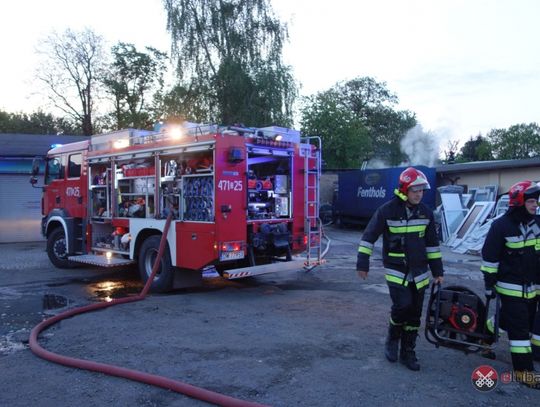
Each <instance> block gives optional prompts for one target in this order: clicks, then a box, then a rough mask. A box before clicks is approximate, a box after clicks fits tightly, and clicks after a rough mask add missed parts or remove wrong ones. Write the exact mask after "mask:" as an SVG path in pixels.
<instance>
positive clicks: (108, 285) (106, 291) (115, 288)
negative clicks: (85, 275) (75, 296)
mask: <svg viewBox="0 0 540 407" xmlns="http://www.w3.org/2000/svg"><path fill="white" fill-rule="evenodd" d="M142 288H143V285H142V283H141V282H140V281H134V280H118V281H113V280H108V281H100V282H98V283H94V284H90V285H88V286H87V290H88V292H89V293H90V295H91V296H92V297H95V298H97V299H98V300H100V301H106V302H110V301H112V300H113V299H116V298H123V297H129V296H131V295H135V294H139V293H140V292H141V290H142Z"/></svg>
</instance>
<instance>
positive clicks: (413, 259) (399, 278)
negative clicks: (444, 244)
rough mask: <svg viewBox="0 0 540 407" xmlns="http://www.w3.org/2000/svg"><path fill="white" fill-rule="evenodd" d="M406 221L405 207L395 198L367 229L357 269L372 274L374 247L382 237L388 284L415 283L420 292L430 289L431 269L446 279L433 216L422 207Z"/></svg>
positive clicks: (375, 216) (377, 214) (361, 244)
mask: <svg viewBox="0 0 540 407" xmlns="http://www.w3.org/2000/svg"><path fill="white" fill-rule="evenodd" d="M411 209H412V214H411V216H410V217H409V219H407V209H406V203H405V201H403V200H402V199H400V198H397V197H396V198H394V199H392V200H391V201H389V202H387V203H385V204H384V205H383V206H381V207H380V208H379V209H377V211H376V212H375V214H374V215H373V217H372V218H371V220H370V221H369V224H368V225H367V227H366V230H365V231H364V234H363V235H362V240H361V242H360V246H359V248H358V259H357V263H356V269H357V270H359V271H369V258H370V256H371V254H372V252H373V246H374V243H375V242H376V241H377V239H378V238H379V236H380V235H381V234H382V235H383V264H384V267H385V269H386V281H387V282H388V283H389V284H398V285H405V286H407V285H408V284H409V281H414V283H415V285H416V287H417V289H419V290H420V289H422V288H425V287H426V286H427V285H429V273H428V271H427V268H428V265H429V268H430V269H431V273H432V274H433V276H434V277H439V276H442V275H443V266H442V256H441V250H440V248H439V240H438V238H437V233H436V230H435V222H434V220H433V212H432V211H431V210H430V209H429V208H428V207H427V206H426V205H424V204H423V203H420V204H418V205H416V206H415V207H414V208H411Z"/></svg>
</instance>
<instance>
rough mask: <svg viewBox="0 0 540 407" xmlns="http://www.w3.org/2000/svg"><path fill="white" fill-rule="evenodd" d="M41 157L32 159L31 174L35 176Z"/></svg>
mask: <svg viewBox="0 0 540 407" xmlns="http://www.w3.org/2000/svg"><path fill="white" fill-rule="evenodd" d="M40 161H41V159H40V158H39V157H36V158H34V161H32V176H33V177H34V178H35V176H36V175H38V174H39V164H40Z"/></svg>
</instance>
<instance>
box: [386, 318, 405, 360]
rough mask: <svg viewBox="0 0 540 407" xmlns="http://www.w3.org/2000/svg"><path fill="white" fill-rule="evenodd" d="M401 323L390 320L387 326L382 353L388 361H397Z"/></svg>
mask: <svg viewBox="0 0 540 407" xmlns="http://www.w3.org/2000/svg"><path fill="white" fill-rule="evenodd" d="M401 330H402V327H401V325H394V324H392V322H390V324H389V326H388V336H387V337H386V342H385V343H384V355H385V356H386V359H388V361H389V362H392V363H393V362H397V360H398V348H399V339H400V338H401Z"/></svg>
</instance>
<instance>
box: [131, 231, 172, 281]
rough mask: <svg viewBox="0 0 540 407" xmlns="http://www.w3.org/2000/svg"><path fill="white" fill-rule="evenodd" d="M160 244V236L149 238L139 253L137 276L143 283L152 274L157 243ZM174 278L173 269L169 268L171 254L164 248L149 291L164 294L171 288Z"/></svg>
mask: <svg viewBox="0 0 540 407" xmlns="http://www.w3.org/2000/svg"><path fill="white" fill-rule="evenodd" d="M160 242H161V235H159V236H158V235H154V236H150V237H149V238H148V239H146V240H145V241H144V242H143V244H142V246H141V250H140V252H139V274H140V275H141V279H142V281H143V283H146V282H147V281H148V278H149V277H150V275H151V274H152V268H153V267H154V262H155V260H156V257H157V254H158V251H159V243H160ZM173 276H174V269H173V268H172V266H171V254H170V253H169V247H168V246H167V247H166V248H165V252H164V253H163V257H162V258H161V264H160V267H159V269H158V271H157V273H156V276H155V277H154V281H153V282H152V286H151V290H152V291H153V292H164V291H168V290H170V289H171V288H172V283H173Z"/></svg>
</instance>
